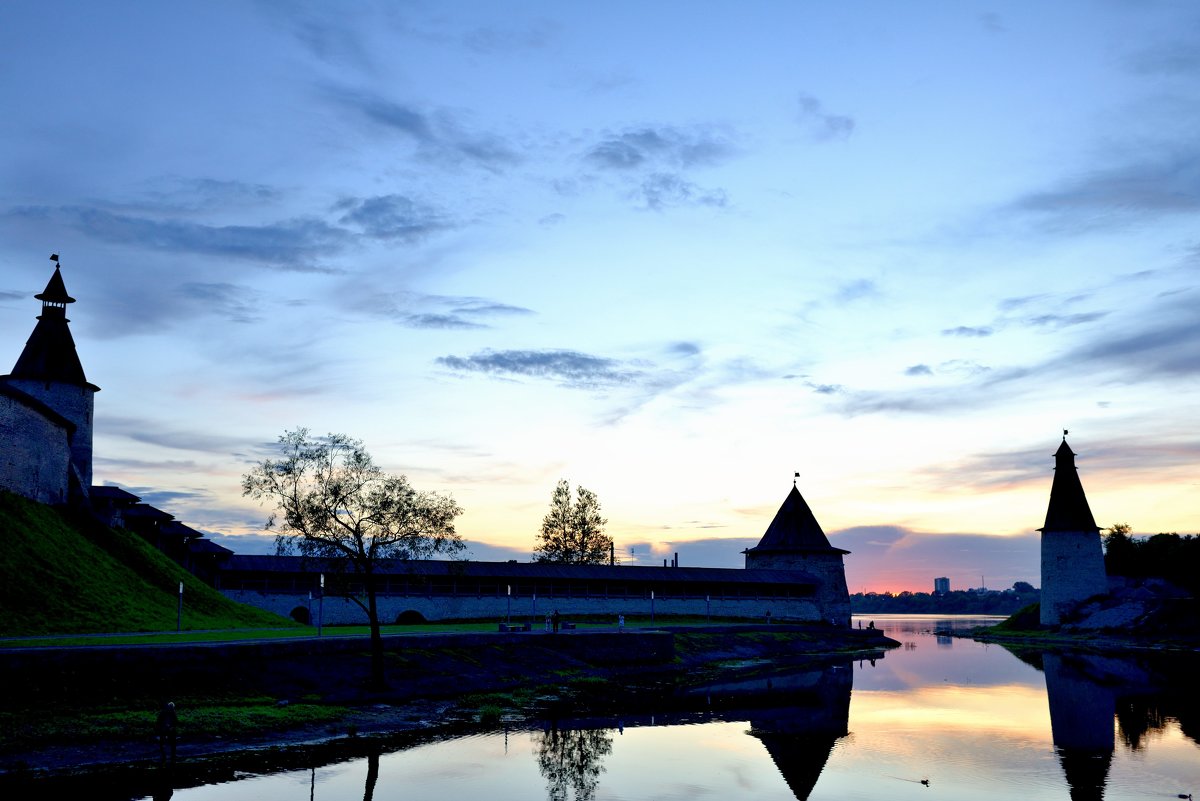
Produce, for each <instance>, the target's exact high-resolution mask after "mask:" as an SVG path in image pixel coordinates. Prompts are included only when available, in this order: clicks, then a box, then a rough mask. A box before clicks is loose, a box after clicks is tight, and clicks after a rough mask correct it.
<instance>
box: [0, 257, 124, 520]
mask: <svg viewBox="0 0 1200 801" xmlns="http://www.w3.org/2000/svg"><path fill="white" fill-rule="evenodd" d="M52 258H53V259H54V261H55V266H54V274H53V275H51V276H50V281H49V282H48V283H47V284H46V288H45V289H44V290H43V291H42V292H41V293H39V294H37V295H35V296H34V297H35V298H37V299H38V300H40V301H41V302H42V313H41V314H40V315H38V318H37V325H36V326H34V329H33V333H32V334H30V335H29V340H28V341H27V342H26V343H25V349H24V350H23V351H21V355H20V356H19V357H18V358H17V363H16V365H14V366H13V369H12V372H11V373H9V374H8V375H6V376H0V387H2V388H3V390H4V393H5V395H6V397H7V398H8V400H9V401H10V404H11V410H15V411H13V413H12V414H10V415H9V417H10V422H11V423H12V424H11V425H10V426H9V427H11V428H12V429H13V432H14V433H13V434H12V436H13V437H14V438H23V439H33V438H36V437H39V436H44V434H41V433H38V432H37V431H35V430H34V429H36V428H37V426H36V425H31V423H30V415H33V414H34V413H36V414H40V415H41V416H42V417H44V418H46V419H47V420H48V421H50V422H51V423H53V424H54V425H57V426H58V427H59V428H61V429H63V430H65V432H66V436H67V448H68V450H69V455H68V463H67V464H66V465H64V466H63V469H64V470H65V471H66V474H67V475H66V479H65V481H66V487H67V491H68V495H70V496H73V497H75V496H82V497H84V498H86V497H87V493H88V489H89V488H90V487H91V484H92V412H93V409H94V396H95V394H96V393H97V392H98V391H99V390H100V388H99V387H97V386H96V385H95V384H92V383H90V382H89V381H88V380H87V377H86V376H85V375H84V372H83V365H82V364H81V363H80V361H79V354H78V353H76V351H75V340H74V339H73V338H72V337H71V329H70V327H69V326H68V323H69V322H70V320H68V319H67V304H68V303H74V302H75V299H74V298H73V297H71V296H70V295H69V294H67V287H66V285H65V284H64V283H63V278H62V272H61V271H60V270H59V267H58V258H57V256H54V257H52ZM18 406H19V407H21V409H19V410H17V409H16V407H18ZM14 415H17V416H20V422H17V417H15V416H14ZM34 422H35V423H36V421H34ZM14 445H19V446H20V447H21V448H23V449H24V451H25V452H28V453H29V454H31V455H32V456H33V457H37V458H36V459H34V462H36V468H37V470H38V471H39V472H40V471H42V470H44V469H47V466H48V463H50V462H52V461H54V457H53V456H52V455H50V454H47V453H45V452H42V453H39V443H37V442H34V441H31V442H24V443H16V442H14ZM44 445H45V448H42V449H41V450H42V451H45V450H46V449H50V450H53V447H54V446H53V443H49V442H47V443H44ZM23 494H29V493H23ZM59 500H63V499H59Z"/></svg>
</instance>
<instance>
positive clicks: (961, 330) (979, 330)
mask: <svg viewBox="0 0 1200 801" xmlns="http://www.w3.org/2000/svg"><path fill="white" fill-rule="evenodd" d="M994 333H995V331H994V330H993V329H992V327H991V326H986V325H985V326H973V325H959V326H955V327H954V328H943V329H942V336H946V337H990V336H991V335H992V334H994Z"/></svg>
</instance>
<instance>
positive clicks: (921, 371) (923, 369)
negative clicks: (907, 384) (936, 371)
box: [904, 364, 933, 376]
mask: <svg viewBox="0 0 1200 801" xmlns="http://www.w3.org/2000/svg"><path fill="white" fill-rule="evenodd" d="M904 374H905V375H911V376H918V375H933V369H932V368H930V366H929V365H927V364H914V365H913V366H912V367H909V368H908V369H906V370H905V371H904Z"/></svg>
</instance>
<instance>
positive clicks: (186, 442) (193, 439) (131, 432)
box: [102, 416, 246, 464]
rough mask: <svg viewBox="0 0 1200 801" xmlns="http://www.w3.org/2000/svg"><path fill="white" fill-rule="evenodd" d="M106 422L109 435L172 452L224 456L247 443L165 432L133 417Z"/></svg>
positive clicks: (179, 431) (197, 433)
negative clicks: (167, 449)
mask: <svg viewBox="0 0 1200 801" xmlns="http://www.w3.org/2000/svg"><path fill="white" fill-rule="evenodd" d="M103 423H104V425H103V429H102V430H103V432H104V433H105V434H106V435H109V436H117V437H124V438H126V439H131V440H133V441H135V442H142V443H145V444H147V445H156V446H158V447H160V448H169V449H171V450H183V451H196V452H200V453H213V454H221V455H225V454H229V453H232V452H233V451H236V450H238V449H241V448H244V447H245V446H246V443H245V441H243V440H240V439H237V438H236V437H224V436H221V435H219V434H207V433H203V432H200V431H189V430H187V429H165V428H162V427H160V426H157V425H156V424H154V423H153V422H151V421H148V420H143V419H138V418H133V417H120V416H116V417H108V416H105V417H104V418H103ZM189 464H190V463H189Z"/></svg>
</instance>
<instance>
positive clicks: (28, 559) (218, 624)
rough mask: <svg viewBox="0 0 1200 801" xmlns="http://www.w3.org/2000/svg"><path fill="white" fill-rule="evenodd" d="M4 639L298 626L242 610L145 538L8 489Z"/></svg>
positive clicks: (0, 606)
mask: <svg viewBox="0 0 1200 801" xmlns="http://www.w3.org/2000/svg"><path fill="white" fill-rule="evenodd" d="M0 543H2V547H0V610H3V614H0V636H14V635H37V634H52V633H88V632H106V631H125V632H131V631H167V630H170V631H174V629H175V623H176V608H177V601H178V588H179V582H180V581H182V582H183V585H184V593H183V600H184V604H183V627H184V628H185V629H227V628H276V627H296V626H298V625H299V624H297V623H295V622H294V621H291V620H288V619H285V618H281V617H279V616H278V615H274V614H271V613H269V612H265V611H263V610H260V609H255V608H254V607H250V606H245V605H243V604H238V603H234V602H233V601H230V600H229V599H228V598H226V597H225V596H224V595H222V594H221V593H219V592H217V591H216V590H214V589H213V588H212V587H209V586H208V585H207V584H205V583H204V582H202V581H200V580H199V579H197V578H196V577H194V576H192V575H191V574H190V573H188V572H187V571H186V570H184V569H183V568H182V567H180V566H179V565H178V564H176V563H175V562H173V561H172V560H170V559H168V558H167V556H166V555H164V554H163V553H161V552H160V551H159V550H158V549H156V548H154V547H153V546H152V545H150V544H149V543H148V542H146V541H145V540H143V539H142V538H141V537H138V536H137V535H135V534H132V533H129V532H127V531H123V530H119V529H110V528H107V527H105V526H101V525H99V524H96V523H95V522H94V521H91V520H90V519H87V520H85V519H70V518H68V517H66V516H65V515H64V514H62V513H60V512H58V511H57V510H55V509H52V508H51V507H49V506H45V505H43V504H39V503H34V502H32V501H28V500H26V499H24V498H21V497H19V496H17V495H14V494H12V493H10V492H3V491H0Z"/></svg>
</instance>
